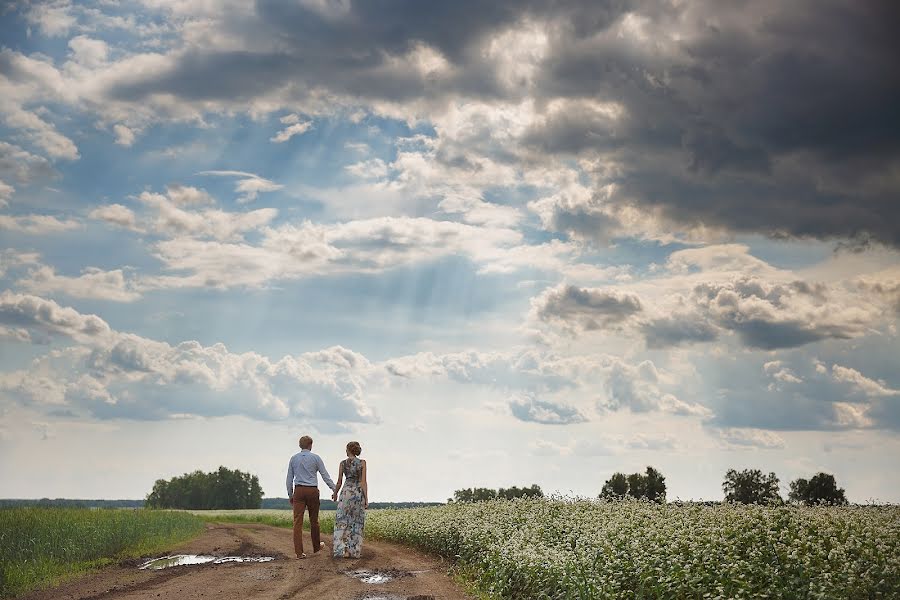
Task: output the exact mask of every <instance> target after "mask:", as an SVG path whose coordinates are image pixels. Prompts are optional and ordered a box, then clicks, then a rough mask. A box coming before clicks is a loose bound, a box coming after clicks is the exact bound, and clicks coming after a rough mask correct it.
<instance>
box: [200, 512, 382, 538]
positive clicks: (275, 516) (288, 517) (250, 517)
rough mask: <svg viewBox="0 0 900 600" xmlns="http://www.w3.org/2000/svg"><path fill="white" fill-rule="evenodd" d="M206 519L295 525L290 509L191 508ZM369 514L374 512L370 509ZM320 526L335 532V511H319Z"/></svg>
mask: <svg viewBox="0 0 900 600" xmlns="http://www.w3.org/2000/svg"><path fill="white" fill-rule="evenodd" d="M187 512H189V513H191V514H193V515H197V516H199V517H200V518H202V519H203V520H204V521H209V522H214V523H263V524H265V525H272V526H273V527H285V528H288V529H290V528H292V527H293V526H294V513H293V512H292V511H290V510H281V509H278V508H259V509H237V510H190V511H187ZM369 514H372V513H371V511H369ZM319 527H320V528H321V531H322V533H333V532H334V511H333V510H321V511H319ZM303 528H304V529H305V530H307V531H308V530H309V513H306V515H305V518H304V519H303Z"/></svg>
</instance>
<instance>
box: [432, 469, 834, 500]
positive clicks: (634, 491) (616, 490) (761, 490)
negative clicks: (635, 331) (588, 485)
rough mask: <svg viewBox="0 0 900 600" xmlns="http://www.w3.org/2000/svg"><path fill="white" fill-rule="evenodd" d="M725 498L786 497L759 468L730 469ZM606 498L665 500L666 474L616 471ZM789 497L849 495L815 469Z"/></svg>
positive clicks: (530, 493) (479, 495) (500, 492)
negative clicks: (813, 473) (782, 495)
mask: <svg viewBox="0 0 900 600" xmlns="http://www.w3.org/2000/svg"><path fill="white" fill-rule="evenodd" d="M722 491H723V492H724V494H725V501H726V502H737V503H742V504H781V503H783V502H784V499H783V498H782V497H781V494H780V493H779V480H778V477H777V476H776V475H775V473H767V474H764V473H763V472H762V471H760V470H759V469H745V470H743V471H737V470H735V469H729V470H728V471H727V472H726V473H725V479H724V481H723V482H722ZM543 497H544V493H543V491H541V488H540V486H538V485H537V484H533V485H532V486H531V487H521V488H520V487H516V486H513V487H511V488H500V489H497V490H495V489H491V488H480V487H476V488H464V489H461V490H456V491H455V492H453V498H448V499H447V502H485V501H488V500H497V499H507V500H511V499H513V498H543ZM599 497H600V498H603V499H605V500H623V499H625V498H634V499H637V500H649V501H651V502H659V503H664V502H665V501H666V478H665V476H664V475H663V474H662V473H660V472H659V471H658V470H656V469H654V468H653V467H647V468H646V469H645V470H644V472H643V473H631V474H629V475H626V474H625V473H618V472H617V473H613V475H612V477H610V478H609V479H607V480H606V481H605V482H604V484H603V488H602V489H601V491H600V496H599ZM788 500H789V501H791V502H796V503H800V504H806V505H820V504H826V505H844V504H847V498H846V496H845V495H844V490H843V488H839V487H838V486H837V482H836V481H835V479H834V475H831V474H829V473H816V474H815V475H813V476H812V477H811V478H810V479H805V478H803V477H799V478H797V479H795V480H794V481H792V482H791V483H790V494H789V495H788Z"/></svg>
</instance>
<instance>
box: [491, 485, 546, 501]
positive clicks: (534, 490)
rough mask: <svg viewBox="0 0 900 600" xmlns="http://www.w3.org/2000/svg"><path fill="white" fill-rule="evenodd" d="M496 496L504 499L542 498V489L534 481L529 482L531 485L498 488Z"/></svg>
mask: <svg viewBox="0 0 900 600" xmlns="http://www.w3.org/2000/svg"><path fill="white" fill-rule="evenodd" d="M497 497H498V498H505V499H506V500H512V499H513V498H543V497H544V491H543V490H542V489H541V486H539V485H538V484H536V483H533V484H531V487H516V486H512V487H510V488H505V489H504V488H500V489H499V490H497Z"/></svg>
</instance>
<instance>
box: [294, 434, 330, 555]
mask: <svg viewBox="0 0 900 600" xmlns="http://www.w3.org/2000/svg"><path fill="white" fill-rule="evenodd" d="M312 444H313V440H312V438H311V437H309V436H308V435H304V436H303V437H302V438H300V452H298V453H297V454H295V455H294V456H292V457H291V460H290V462H289V463H288V471H287V492H288V498H290V500H291V504H292V505H293V508H294V552H296V553H297V558H306V553H305V552H303V511H304V510H306V509H309V532H310V534H311V537H312V545H313V552H318V551H319V550H321V549H322V548H324V547H325V542H322V541H319V535H320V534H319V479H318V477H316V474H317V473H321V474H322V481H324V482H325V483H326V484H327V485H328V487H330V488H331V491H334V482H333V481H332V480H331V476H330V475H328V471H327V470H326V469H325V463H323V462H322V459H321V458H319V455H318V454H313V453H312Z"/></svg>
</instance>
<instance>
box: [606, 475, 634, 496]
mask: <svg viewBox="0 0 900 600" xmlns="http://www.w3.org/2000/svg"><path fill="white" fill-rule="evenodd" d="M627 495H628V478H627V477H626V476H625V473H613V476H612V477H610V478H609V479H607V480H606V483H604V484H603V489H602V490H600V497H601V498H606V499H607V500H619V499H622V498H624V497H625V496H627Z"/></svg>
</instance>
